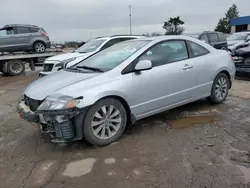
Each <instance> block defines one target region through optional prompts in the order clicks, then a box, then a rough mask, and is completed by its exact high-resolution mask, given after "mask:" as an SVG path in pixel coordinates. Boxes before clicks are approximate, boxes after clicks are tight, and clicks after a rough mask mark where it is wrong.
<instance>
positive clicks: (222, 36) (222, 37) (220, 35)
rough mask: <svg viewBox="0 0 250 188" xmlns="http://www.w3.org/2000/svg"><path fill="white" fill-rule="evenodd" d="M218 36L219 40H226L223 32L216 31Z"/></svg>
mask: <svg viewBox="0 0 250 188" xmlns="http://www.w3.org/2000/svg"><path fill="white" fill-rule="evenodd" d="M218 37H219V41H220V42H224V41H227V40H226V37H225V35H224V34H223V33H218Z"/></svg>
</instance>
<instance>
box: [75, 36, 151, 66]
mask: <svg viewBox="0 0 250 188" xmlns="http://www.w3.org/2000/svg"><path fill="white" fill-rule="evenodd" d="M148 42H149V40H136V41H126V42H121V43H118V44H115V45H113V46H111V47H109V48H107V49H105V50H103V51H101V52H99V53H97V54H95V55H93V56H91V57H89V58H87V59H85V60H83V61H82V62H80V63H78V64H77V65H75V66H74V67H77V68H81V67H82V68H84V66H85V67H92V68H97V69H101V70H103V71H108V70H111V69H113V68H115V67H116V66H118V65H120V64H121V63H122V62H123V61H124V60H126V59H127V58H128V57H130V56H131V55H132V54H134V53H135V52H136V51H138V50H139V49H140V48H141V47H143V46H144V45H146V44H147V43H148Z"/></svg>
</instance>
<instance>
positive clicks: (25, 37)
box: [13, 26, 32, 50]
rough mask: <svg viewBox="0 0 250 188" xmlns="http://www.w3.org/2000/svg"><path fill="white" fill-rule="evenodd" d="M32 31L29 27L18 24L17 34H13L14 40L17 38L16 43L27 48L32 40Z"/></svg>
mask: <svg viewBox="0 0 250 188" xmlns="http://www.w3.org/2000/svg"><path fill="white" fill-rule="evenodd" d="M31 37H32V36H31V33H30V31H29V28H28V27H24V26H18V27H15V34H14V36H13V40H15V44H16V46H17V47H18V48H19V49H23V50H25V49H26V48H27V46H28V44H29V41H30V40H31Z"/></svg>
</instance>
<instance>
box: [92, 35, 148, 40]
mask: <svg viewBox="0 0 250 188" xmlns="http://www.w3.org/2000/svg"><path fill="white" fill-rule="evenodd" d="M130 37H133V38H145V36H142V35H112V36H102V37H96V38H95V39H111V38H114V39H115V38H130Z"/></svg>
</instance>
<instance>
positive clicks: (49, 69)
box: [43, 64, 54, 72]
mask: <svg viewBox="0 0 250 188" xmlns="http://www.w3.org/2000/svg"><path fill="white" fill-rule="evenodd" d="M53 66H54V64H44V65H43V71H44V72H49V71H51V70H52V69H53Z"/></svg>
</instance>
